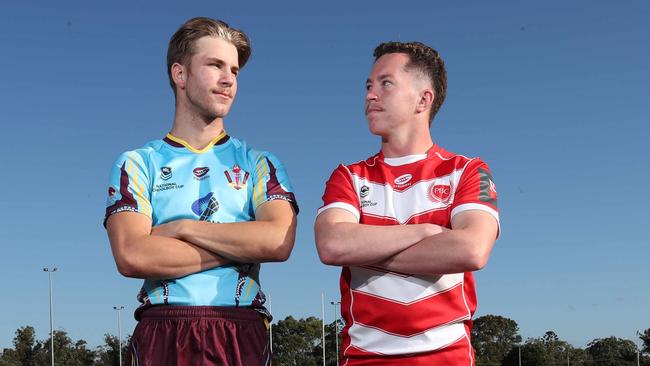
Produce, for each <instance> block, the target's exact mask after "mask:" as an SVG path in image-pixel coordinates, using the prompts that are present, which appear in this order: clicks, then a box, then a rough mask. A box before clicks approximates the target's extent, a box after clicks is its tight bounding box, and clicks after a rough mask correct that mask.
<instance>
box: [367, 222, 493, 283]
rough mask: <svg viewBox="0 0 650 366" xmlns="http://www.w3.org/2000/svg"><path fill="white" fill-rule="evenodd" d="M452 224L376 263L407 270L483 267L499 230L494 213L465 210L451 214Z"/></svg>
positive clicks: (433, 271)
mask: <svg viewBox="0 0 650 366" xmlns="http://www.w3.org/2000/svg"><path fill="white" fill-rule="evenodd" d="M451 226H452V229H451V230H444V231H443V232H441V233H439V234H436V235H433V236H430V237H427V238H425V239H423V240H422V241H420V242H419V243H417V244H415V245H413V246H411V247H409V248H407V249H405V250H403V251H401V252H399V253H397V254H396V255H394V256H392V257H390V258H388V259H386V260H383V261H380V262H378V263H376V264H375V265H376V266H378V267H382V268H385V269H388V270H390V271H396V272H402V273H410V274H447V273H461V272H470V271H476V270H479V269H481V268H483V267H485V265H486V264H487V262H488V258H489V256H490V252H491V251H492V247H493V246H494V242H495V240H496V237H497V232H498V224H497V221H496V220H495V219H494V217H493V216H492V215H491V214H489V213H487V212H485V211H481V210H471V211H465V212H462V213H459V214H458V215H456V216H454V217H453V218H452V220H451Z"/></svg>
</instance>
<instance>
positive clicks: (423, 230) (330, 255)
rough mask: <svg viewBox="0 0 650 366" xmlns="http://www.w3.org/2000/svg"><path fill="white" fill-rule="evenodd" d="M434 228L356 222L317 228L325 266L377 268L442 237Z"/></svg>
mask: <svg viewBox="0 0 650 366" xmlns="http://www.w3.org/2000/svg"><path fill="white" fill-rule="evenodd" d="M441 231H442V228H441V227H440V226H437V225H433V224H417V225H390V226H376V225H365V224H358V223H352V222H335V223H327V224H317V225H316V246H317V248H318V255H319V256H320V259H321V261H322V262H323V263H325V264H329V265H336V266H353V265H366V264H373V263H377V262H379V261H383V260H386V259H387V258H389V257H391V256H393V255H395V254H397V253H399V252H402V251H404V250H406V249H407V248H409V247H411V246H412V245H414V244H416V243H418V242H420V241H421V240H422V239H424V238H426V237H428V236H430V235H434V234H436V233H439V232H441Z"/></svg>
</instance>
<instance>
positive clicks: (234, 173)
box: [223, 164, 250, 190]
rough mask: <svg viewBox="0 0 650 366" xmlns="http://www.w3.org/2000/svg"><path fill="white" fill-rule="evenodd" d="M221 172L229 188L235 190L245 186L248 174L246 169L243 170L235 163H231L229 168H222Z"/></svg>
mask: <svg viewBox="0 0 650 366" xmlns="http://www.w3.org/2000/svg"><path fill="white" fill-rule="evenodd" d="M223 174H224V175H225V176H226V179H227V180H228V185H229V186H230V188H234V189H236V190H240V189H242V188H246V182H248V177H249V176H250V174H249V173H248V172H247V171H244V170H243V169H242V168H240V167H239V165H237V164H235V165H233V167H232V169H230V170H224V171H223Z"/></svg>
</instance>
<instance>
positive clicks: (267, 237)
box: [178, 217, 296, 263]
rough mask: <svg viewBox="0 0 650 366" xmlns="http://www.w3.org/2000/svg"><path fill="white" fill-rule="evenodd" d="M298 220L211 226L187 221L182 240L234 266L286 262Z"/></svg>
mask: <svg viewBox="0 0 650 366" xmlns="http://www.w3.org/2000/svg"><path fill="white" fill-rule="evenodd" d="M295 226H296V224H295V217H294V218H293V220H292V221H291V222H285V223H280V224H278V223H275V222H271V221H247V222H235V223H211V222H205V221H193V220H184V221H183V223H182V227H181V229H180V230H179V233H178V235H179V238H180V239H181V240H184V241H187V242H190V243H192V244H195V245H196V246H198V247H201V248H203V249H205V250H208V251H210V252H214V253H217V254H219V255H220V256H223V257H225V258H228V259H230V260H232V261H235V262H241V263H260V262H276V261H285V260H287V258H289V254H290V253H291V250H292V249H293V244H294V240H295Z"/></svg>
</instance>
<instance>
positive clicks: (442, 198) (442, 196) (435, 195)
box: [429, 183, 451, 203]
mask: <svg viewBox="0 0 650 366" xmlns="http://www.w3.org/2000/svg"><path fill="white" fill-rule="evenodd" d="M450 197H451V185H449V184H435V183H433V184H432V185H431V187H430V188H429V198H431V199H432V200H433V201H437V202H442V203H447V202H449V198H450Z"/></svg>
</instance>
